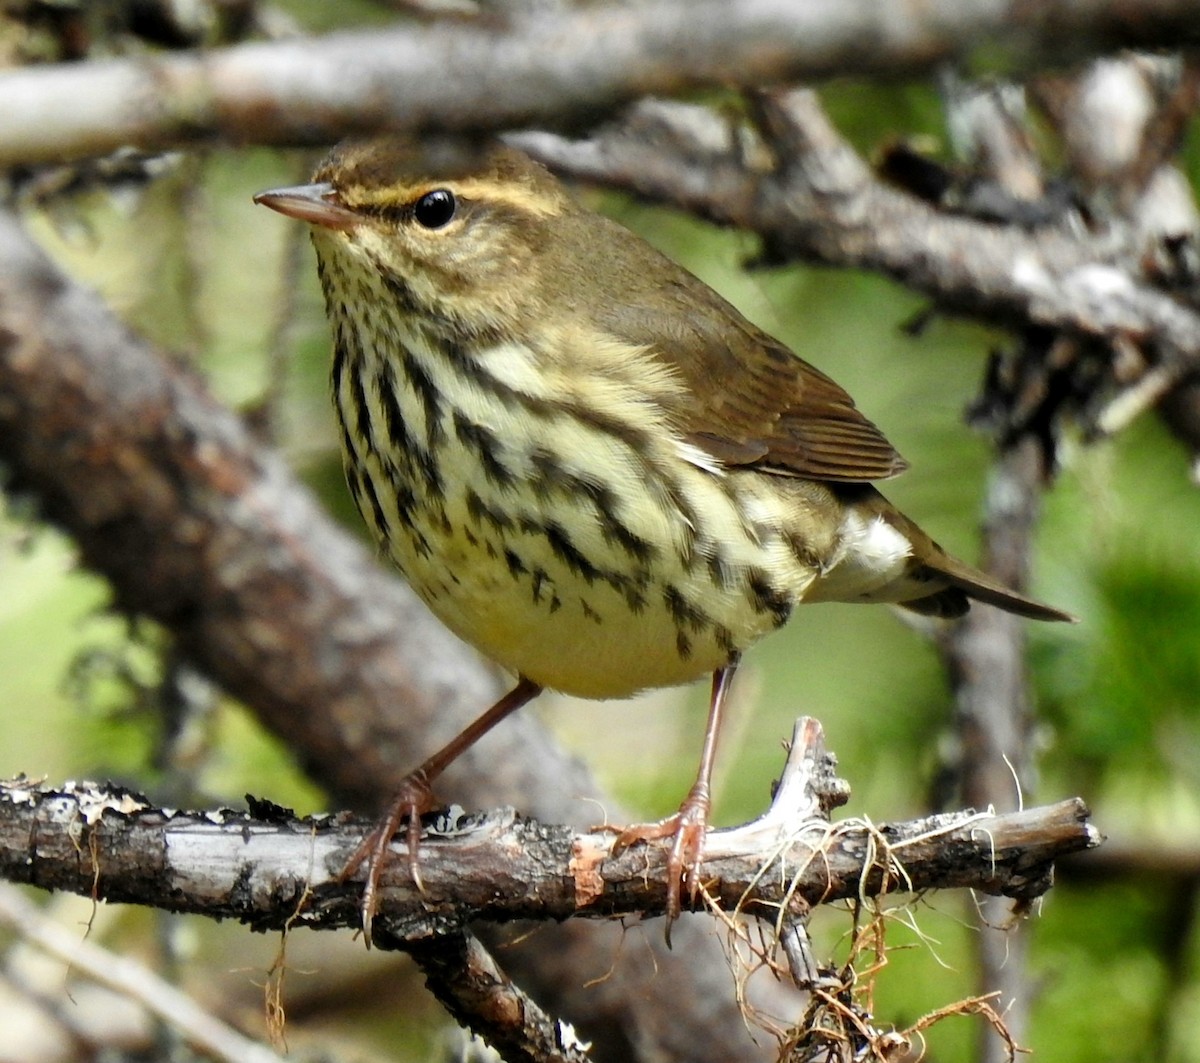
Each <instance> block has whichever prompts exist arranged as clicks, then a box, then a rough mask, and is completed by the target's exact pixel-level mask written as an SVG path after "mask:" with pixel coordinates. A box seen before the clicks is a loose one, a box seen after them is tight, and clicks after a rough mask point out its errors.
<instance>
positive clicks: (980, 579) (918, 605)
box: [901, 555, 1079, 624]
mask: <svg viewBox="0 0 1200 1063" xmlns="http://www.w3.org/2000/svg"><path fill="white" fill-rule="evenodd" d="M926 568H927V569H928V570H929V575H930V578H931V579H932V580H935V581H938V582H942V583H949V584H950V588H949V589H946V590H940V591H936V592H934V593H933V594H931V595H929V596H928V597H924V598H917V599H914V600H912V601H907V602H902V603H901V604H902V605H903V606H904V607H905V608H906V609H912V610H914V611H915V612H918V613H924V614H926V615H932V616H950V617H953V616H961V615H962V614H963V613H965V612H966V604H967V603H966V600H965V599H966V598H973V599H974V600H975V601H979V602H986V603H987V604H988V605H994V606H996V608H997V609H1003V610H1004V611H1005V612H1006V613H1015V614H1016V615H1017V616H1024V617H1027V618H1028V619H1030V620H1054V621H1061V622H1064V623H1068V624H1075V623H1078V621H1079V618H1078V617H1075V616H1072V615H1071V614H1070V613H1065V612H1063V611H1062V610H1061V609H1055V608H1054V607H1053V606H1051V605H1046V604H1045V603H1043V602H1039V601H1035V600H1034V599H1033V598H1027V597H1026V596H1025V595H1023V594H1018V593H1017V592H1016V591H1014V590H1011V589H1010V588H1008V587H1006V586H1004V584H1003V583H1000V582H999V581H998V580H994V579H992V577H991V576H989V575H988V574H987V573H986V572H980V571H979V570H978V569H975V568H971V567H970V566H969V565H965V564H963V563H962V562H961V561H957V560H955V559H954V558H952V557H950V556H948V555H943V556H942V557H940V558H938V559H937V561H936V562H935V563H933V564H927V565H926ZM964 596H965V597H964Z"/></svg>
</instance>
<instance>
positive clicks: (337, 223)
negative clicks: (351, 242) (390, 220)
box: [254, 182, 362, 230]
mask: <svg viewBox="0 0 1200 1063" xmlns="http://www.w3.org/2000/svg"><path fill="white" fill-rule="evenodd" d="M254 202H255V203H260V204H262V205H263V206H264V207H270V208H271V209H272V210H277V211H279V213H280V214H286V215H287V216H288V217H289V218H299V219H300V221H306V222H310V223H311V224H313V225H320V226H323V227H324V228H326V229H341V230H345V229H352V228H354V226H356V225H358V223H359V222H360V221H361V220H362V219H361V218H359V216H358V215H357V214H356V213H355V212H354V211H352V210H350V209H349V208H348V207H345V206H343V205H342V202H341V200H339V199H338V195H337V192H335V191H334V190H333V185H331V184H328V183H324V182H323V183H321V184H312V185H296V186H295V187H293V188H272V189H269V190H268V191H266V192H259V193H258V195H256V196H255V197H254Z"/></svg>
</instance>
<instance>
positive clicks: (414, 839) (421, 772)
mask: <svg viewBox="0 0 1200 1063" xmlns="http://www.w3.org/2000/svg"><path fill="white" fill-rule="evenodd" d="M541 692H542V688H541V687H540V686H538V684H537V683H534V682H532V681H531V680H528V679H526V678H525V677H524V676H522V677H521V678H520V680H519V681H518V683H517V685H516V686H515V687H513V688H512V690H510V691H509V692H508V693H507V694H505V695H504V697H502V698H501V699H500V700H499V701H497V702H496V704H495V705H493V706H492V707H491V708H490V709H488V710H487V712H485V713H484V714H483V715H482V716H480V717H479V718H478V719H477V720H475V721H474V722H473V723H472V724H471V725H470V726H469V727H467V728H466V729H465V730H463V731H462V732H460V733H459V734H458V735H456V736H455V737H454V738H452V739H451V740H450V741H449V742H447V743H446V745H444V746H443V747H442V748H441V749H439V750H438V751H437V752H436V753H434V754H433V756H431V757H430V758H429V759H428V760H426V761H425V762H424V763H423V764H422V765H421V766H420V767H419V768H417V769H416V770H415V771H411V772H409V773H408V775H406V776H405V777H404V778H403V779H402V780H401V782H400V786H399V789H398V790H397V792H396V796H395V799H394V800H393V801H392V804H391V806H390V807H389V808H388V811H387V815H385V816H384V817H383V818H382V819H381V820H380V821H379V823H378V825H377V826H376V827H375V829H374V830H372V831H371V832H370V833H369V834H368V835H367V836H366V837H365V838H363V840H362V842H361V843H360V844H359V846H358V848H357V849H355V850H354V852H353V853H352V854H351V856H350V859H349V860H347V861H346V866H345V867H343V868H342V871H341V874H340V875H339V876H338V881H339V882H345V881H346V879H348V878H349V877H350V876H351V875H353V874H354V873H355V872H356V871H357V870H358V869H359V868H360V867H361V866H362V865H363V863H364V862H365V863H366V865H367V875H366V879H367V880H366V883H365V884H364V885H363V893H362V903H361V905H360V910H361V912H362V927H363V934H364V936H365V938H366V942H367V947H368V948H369V947H370V945H371V923H372V922H373V921H374V918H375V912H376V909H377V908H378V906H379V880H380V879H381V878H382V876H383V867H384V863H385V862H386V860H387V856H388V847H389V846H390V845H391V842H392V839H393V838H394V837H395V836H396V832H397V831H399V829H400V825H401V824H402V823H404V822H405V821H406V820H407V830H406V833H405V838H406V840H407V842H408V867H409V873H410V874H411V875H412V878H413V882H414V883H415V884H416V886H417V889H422V888H423V887H422V885H421V872H420V868H419V867H418V864H417V845H418V843H419V842H420V840H421V817H422V816H423V815H424V814H425V813H426V812H432V811H433V810H434V809H436V808H438V807H440V802H439V801H438V799H437V798H436V797H434V794H433V782H434V780H435V779H437V777H438V776H439V775H441V774H442V772H443V771H445V770H446V768H447V767H448V766H449V765H450V764H451V763H452V762H453V761H454V760H456V759H457V758H458V757H459V756H461V755H462V754H463V753H465V752H466V751H467V749H469V748H470V747H471V746H473V745H474V744H475V743H476V742H478V741H479V739H481V738H482V737H483V736H484V735H485V734H487V733H488V731H490V730H491V729H492V728H493V727H495V726H496V724H498V723H499V722H500V721H501V720H503V719H504V718H505V717H506V716H511V715H512V714H513V713H514V712H516V711H517V709H519V708H520V707H521V706H522V705H527V704H528V703H529V702H530V701H532V700H533V699H534V698H535V697H537V696H538V694H540V693H541Z"/></svg>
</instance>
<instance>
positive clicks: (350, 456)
mask: <svg viewBox="0 0 1200 1063" xmlns="http://www.w3.org/2000/svg"><path fill="white" fill-rule="evenodd" d="M254 198H255V202H257V203H259V204H261V205H263V206H266V207H269V208H271V209H273V210H275V211H278V212H280V213H281V214H284V215H287V216H289V217H291V218H295V219H298V220H300V221H303V222H306V223H308V224H309V226H310V227H311V234H312V240H313V244H314V247H315V250H316V257H317V268H318V274H319V278H320V283H321V287H322V289H323V292H324V298H325V305H326V310H327V316H328V319H329V323H330V327H331V332H332V340H333V358H332V370H331V389H332V396H333V405H334V407H335V410H336V414H337V420H338V424H339V426H340V439H341V449H342V453H343V458H344V466H345V471H346V477H347V481H348V485H349V489H350V492H351V494H352V495H353V497H354V500H355V502H356V503H357V506H358V509H359V511H360V512H361V514H362V516H363V518H364V520H365V523H366V525H367V527H368V528H369V530H370V532H371V534H372V536H373V538H374V539H375V540H376V541H377V543H378V544H379V545H380V546H381V548H382V549H383V550H384V551H385V552H386V554H387V555H388V556H389V557H390V559H391V560H392V561H393V562H394V563H395V565H396V566H397V567H398V568H399V570H400V572H401V573H402V574H403V576H404V577H405V578H406V579H407V581H408V582H409V584H410V585H411V586H412V587H413V589H414V590H415V591H416V593H417V594H418V595H419V596H420V597H421V598H422V599H423V600H424V602H425V603H426V604H427V605H428V606H429V608H430V609H431V610H432V611H433V613H434V614H435V615H436V616H437V617H438V618H439V619H440V620H441V621H442V622H443V623H444V624H445V625H446V626H447V627H448V628H450V630H451V631H453V632H454V633H455V634H457V635H458V636H460V637H461V638H462V639H464V640H465V641H466V642H468V643H470V644H472V645H474V646H475V647H476V648H477V649H478V650H479V651H481V652H482V654H483V655H484V656H485V657H487V658H489V659H491V660H492V661H494V662H496V663H497V664H499V665H501V666H502V667H503V668H504V669H506V670H507V671H508V672H510V673H512V674H513V675H514V676H515V677H516V682H515V685H514V686H513V687H512V689H511V690H509V692H508V693H506V694H505V695H504V696H503V697H502V698H500V700H499V701H497V702H496V703H495V704H494V705H492V706H491V707H490V708H488V709H487V711H486V712H484V713H483V714H482V715H481V716H480V717H479V718H478V719H477V720H476V721H475V722H474V723H472V724H471V726H470V727H468V728H467V729H466V730H465V731H463V732H462V733H461V734H460V735H458V736H457V737H455V738H454V739H453V740H452V741H450V742H449V743H448V744H447V745H446V746H445V747H444V748H442V749H441V750H439V751H437V752H436V753H434V754H433V755H432V756H430V757H429V758H428V759H427V760H425V761H424V762H423V763H422V764H421V765H419V766H418V767H417V768H416V769H414V770H413V771H412V772H410V773H409V775H407V776H406V777H405V779H404V781H403V783H402V784H401V786H400V787H399V792H398V793H397V794H396V796H395V799H394V801H393V802H392V804H391V806H390V808H389V810H388V812H387V814H386V815H385V816H384V817H383V818H382V819H381V821H380V823H379V825H378V826H377V827H376V829H375V830H374V831H372V832H371V833H369V834H368V835H367V836H366V838H364V840H363V843H362V845H360V846H359V848H358V849H357V850H356V852H355V853H354V854H353V855H352V856H351V858H350V860H349V861H348V862H347V864H346V868H345V870H344V872H343V877H346V876H349V875H352V874H353V873H355V872H356V871H357V870H358V869H360V868H361V867H362V865H363V864H364V863H365V864H366V874H365V879H366V882H365V886H364V889H363V894H362V901H361V910H362V920H363V929H364V931H365V936H366V938H367V942H368V944H369V943H370V935H371V927H372V920H373V919H374V917H375V914H376V910H377V907H378V891H379V881H380V875H381V873H382V869H383V867H384V865H385V862H386V860H387V859H388V854H389V850H390V845H391V842H392V840H393V838H394V836H395V835H396V834H397V833H398V832H399V831H400V830H401V828H402V827H403V828H405V831H406V837H407V842H408V852H409V862H410V866H411V869H412V873H413V876H414V878H415V879H416V881H417V883H418V885H420V877H419V866H418V863H417V843H418V840H419V837H420V830H421V822H420V817H421V816H422V815H423V814H425V813H427V812H430V811H432V810H434V809H437V808H438V807H440V803H439V802H438V800H437V798H436V797H435V796H434V793H433V784H434V782H435V781H436V780H437V778H438V776H439V775H440V774H441V773H442V772H443V770H444V769H445V768H446V766H447V765H448V764H449V763H450V762H452V761H453V760H454V759H455V758H456V757H457V756H459V755H460V754H461V753H462V752H463V751H464V750H465V749H466V748H468V747H469V746H470V745H471V744H473V743H474V742H475V741H477V740H478V739H479V738H480V737H481V736H482V735H483V734H485V733H486V732H487V731H489V730H490V729H491V728H492V727H493V726H495V725H496V724H497V723H499V722H500V721H501V720H503V719H504V718H505V717H507V716H509V715H510V714H511V713H513V712H515V711H516V710H518V709H519V708H520V707H521V706H523V705H525V704H526V703H528V702H529V701H530V700H532V699H533V698H534V697H536V696H537V695H538V694H539V693H540V692H541V691H543V690H554V691H560V692H562V693H565V694H570V695H575V696H578V697H582V698H591V699H607V698H623V697H628V696H631V695H633V694H636V693H638V692H639V691H643V690H646V689H650V688H657V687H669V686H675V685H678V684H683V683H688V682H691V681H693V680H697V679H700V678H703V677H709V678H710V679H711V697H710V699H709V712H708V718H707V722H706V726H705V731H704V736H703V742H702V752H701V757H700V762H699V768H698V771H697V775H696V779H695V783H694V785H693V786H692V788H691V789H690V790H689V792H688V794H687V796H686V797H685V798H684V800H683V802H682V803H681V805H680V807H679V810H678V812H676V813H674V814H673V815H671V816H668V817H666V818H665V819H663V820H661V821H658V822H655V823H648V824H636V825H632V826H629V827H627V828H625V829H624V830H621V831H619V832H618V833H617V835H616V838H615V840H614V843H613V852H619V851H622V850H623V849H625V848H628V847H629V846H632V845H635V844H641V843H652V842H655V841H657V840H660V839H663V840H665V844H667V845H668V846H669V852H668V857H667V864H668V875H669V883H670V885H669V888H668V896H667V906H666V911H667V927H668V934H669V928H670V924H671V921H672V920H673V919H674V918H675V917H676V916H677V915H678V914H679V912H680V910H681V907H682V898H683V894H684V891H685V890H686V892H687V895H688V896H690V897H691V898H692V899H693V900H694V898H695V895H696V891H697V888H698V885H699V882H700V877H699V876H700V868H701V864H702V858H703V849H704V836H705V833H706V831H707V827H708V819H709V814H710V811H711V803H712V799H711V775H712V770H713V763H714V759H715V755H716V746H717V737H718V734H719V732H720V726H721V719H722V714H723V710H724V708H725V705H726V701H727V699H728V696H729V690H730V685H731V682H732V680H733V677H734V674H735V672H736V670H737V667H738V663H739V661H740V659H741V657H742V654H743V653H744V652H745V651H747V650H748V649H749V648H750V647H751V646H753V645H754V644H755V643H756V642H758V641H759V640H760V639H761V638H763V637H764V636H766V635H768V634H769V633H771V632H773V631H775V630H777V629H778V628H780V627H782V626H783V625H784V624H785V623H786V622H787V620H788V619H789V617H790V616H791V615H792V613H793V611H794V609H795V608H796V607H797V606H800V605H807V604H812V603H821V602H861V603H890V604H893V605H896V606H899V607H901V608H903V609H906V610H910V611H912V612H914V613H918V614H924V615H926V616H932V617H942V618H955V617H959V616H962V615H963V614H964V613H966V612H967V610H968V608H969V607H970V604H971V603H972V602H983V603H986V604H987V605H991V606H995V607H998V608H1000V609H1003V610H1006V611H1008V612H1010V613H1015V614H1017V615H1019V616H1022V617H1028V618H1031V619H1034V620H1047V621H1069V620H1072V619H1074V618H1073V617H1071V616H1070V615H1069V614H1067V613H1065V612H1063V611H1061V610H1059V609H1055V608H1053V607H1051V606H1049V605H1045V604H1042V603H1041V602H1038V601H1035V600H1033V599H1031V598H1028V597H1026V596H1025V595H1023V594H1021V593H1019V592H1017V591H1015V590H1012V589H1010V588H1008V587H1006V586H1004V585H1003V584H1001V583H1000V582H998V581H997V580H995V579H993V578H992V577H991V576H989V575H987V574H985V573H984V572H982V571H979V570H978V569H976V568H973V567H971V566H970V565H967V564H965V563H964V562H962V561H959V560H957V559H956V558H954V557H952V556H950V555H949V554H948V553H947V552H946V551H944V550H943V549H942V548H941V547H940V546H939V545H938V544H937V543H935V542H934V541H933V540H932V539H931V538H930V537H929V536H928V535H927V534H926V533H925V532H923V531H922V530H921V529H920V528H919V527H918V526H917V524H916V523H914V522H913V521H912V520H910V519H909V518H908V517H906V516H905V515H904V514H903V513H901V512H900V511H899V510H898V509H897V508H896V507H895V506H893V505H892V504H891V503H890V502H889V501H888V500H887V499H886V498H885V497H884V496H883V494H881V493H880V491H879V490H878V489H877V488H876V486H875V483H876V482H878V481H881V480H887V479H889V478H891V477H893V476H896V475H897V474H899V473H900V472H902V471H903V470H904V469H905V468H906V467H907V463H906V462H905V460H904V459H903V458H902V457H901V456H900V455H899V454H898V453H897V451H896V450H895V448H894V447H893V446H892V444H891V443H890V442H889V441H888V440H887V438H886V437H885V436H884V434H883V432H882V431H881V430H880V429H879V428H878V427H876V425H875V424H874V423H872V422H871V421H870V420H868V419H867V417H866V416H865V415H864V414H863V413H862V412H860V410H859V409H858V408H857V406H856V405H855V403H854V400H853V399H852V398H851V397H850V395H849V394H848V393H847V392H846V391H845V390H844V389H843V388H842V387H840V386H839V385H838V384H837V383H835V382H834V381H833V380H832V379H831V378H830V377H829V376H827V375H826V374H825V373H824V372H822V371H821V370H819V369H817V368H815V367H814V366H812V365H810V364H808V363H807V362H805V361H804V360H802V359H801V358H800V357H799V356H798V355H797V354H795V352H793V351H792V350H790V349H789V348H788V347H787V346H786V345H785V344H783V343H781V342H780V341H779V340H777V339H775V338H774V337H772V336H771V335H769V334H768V333H767V332H765V331H763V330H762V329H760V328H759V327H758V326H756V325H755V324H753V323H752V322H750V321H749V320H747V318H745V317H744V316H743V315H742V314H741V313H740V312H739V311H738V310H736V309H735V308H734V307H733V306H732V305H731V304H730V303H729V302H727V301H726V300H725V299H724V298H722V297H721V296H720V295H719V294H717V293H716V292H715V291H714V290H713V289H712V288H710V287H709V286H708V285H706V284H705V283H703V282H702V281H700V280H699V279H698V278H697V277H695V276H694V275H693V274H691V273H690V272H688V271H687V270H685V269H684V268H683V267H682V266H680V265H678V264H676V263H675V262H674V261H672V260H671V259H670V258H668V257H666V256H665V255H663V254H661V253H660V252H659V251H657V250H655V249H654V248H653V247H652V246H651V245H650V244H649V243H647V242H646V241H644V240H643V239H642V238H641V237H639V236H637V235H635V234H634V233H632V232H630V231H629V230H628V229H626V228H624V227H623V226H621V225H620V224H618V223H617V222H615V221H613V220H611V219H609V218H608V217H606V216H604V215H603V214H601V213H599V212H597V211H594V210H592V209H590V208H589V207H587V206H585V205H584V204H583V203H581V202H580V201H579V200H578V199H577V198H576V197H575V196H574V195H572V194H571V193H570V192H569V191H568V189H567V188H566V186H565V185H564V184H562V183H561V182H560V181H559V180H558V179H557V178H556V177H554V176H553V175H552V174H551V173H550V172H549V171H548V170H547V169H545V168H544V167H543V166H541V165H540V164H539V163H537V162H535V161H534V160H533V159H531V158H529V157H528V156H527V155H525V154H523V153H522V152H520V151H518V150H517V149H515V148H513V147H510V146H507V145H505V144H503V143H500V142H494V141H488V142H478V141H462V140H448V139H436V138H431V139H428V140H426V141H422V142H417V141H413V140H411V139H409V138H404V137H398V136H391V135H385V136H378V137H367V138H357V139H351V140H349V141H346V142H344V143H343V144H341V145H339V146H337V147H336V148H335V149H334V150H333V151H332V153H331V154H330V155H329V156H328V157H327V158H326V159H325V160H324V161H323V162H322V163H321V164H320V165H319V166H318V168H317V170H316V172H315V173H314V175H313V177H312V180H311V182H309V183H307V184H303V185H299V186H294V187H285V188H276V189H271V190H269V191H265V192H261V193H259V194H258V195H257V196H255V197H254Z"/></svg>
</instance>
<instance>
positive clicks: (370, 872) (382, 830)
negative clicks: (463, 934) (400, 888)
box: [338, 771, 441, 948]
mask: <svg viewBox="0 0 1200 1063" xmlns="http://www.w3.org/2000/svg"><path fill="white" fill-rule="evenodd" d="M440 807H441V803H440V802H439V801H438V799H437V798H436V797H434V796H433V790H432V788H431V787H430V785H429V780H428V779H427V778H426V776H425V773H424V772H421V771H415V772H413V773H412V774H411V775H409V776H407V777H406V778H405V779H404V780H403V781H402V782H401V783H400V789H399V790H398V791H397V793H396V797H395V799H394V800H393V801H392V804H391V806H390V807H389V808H388V811H387V815H385V816H384V817H383V818H382V819H381V820H380V821H379V823H378V824H377V825H376V826H375V829H374V830H372V831H371V832H370V833H369V834H368V835H367V836H366V837H365V838H363V840H362V841H361V842H360V843H359V846H358V848H357V849H355V850H354V852H353V853H352V854H351V856H350V859H349V860H347V861H346V866H345V867H343V868H342V870H341V873H340V874H339V875H338V882H345V881H346V880H347V879H349V878H350V876H351V875H353V874H354V873H355V872H356V871H358V869H359V868H360V867H362V866H363V864H366V868H367V871H366V881H365V882H364V884H363V892H362V901H361V903H360V904H359V911H360V912H361V914H362V929H363V938H364V940H365V941H366V944H367V948H370V947H371V926H372V924H373V923H374V921H375V913H376V912H377V911H378V909H379V882H380V879H381V878H382V877H383V868H384V865H385V864H386V863H387V860H388V857H389V856H390V855H391V854H390V852H389V847H390V846H391V843H392V839H393V838H394V837H395V836H396V834H397V833H398V832H399V830H400V827H401V825H402V824H404V823H405V822H406V821H407V828H406V830H405V840H406V841H407V842H408V871H409V874H410V875H411V876H412V880H413V884H414V885H415V886H416V887H417V889H419V890H423V889H424V886H423V885H422V884H421V869H420V866H419V864H418V862H417V847H418V845H419V843H420V841H421V817H422V816H423V815H424V814H425V813H426V812H433V811H434V810H435V809H438V808H440Z"/></svg>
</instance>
